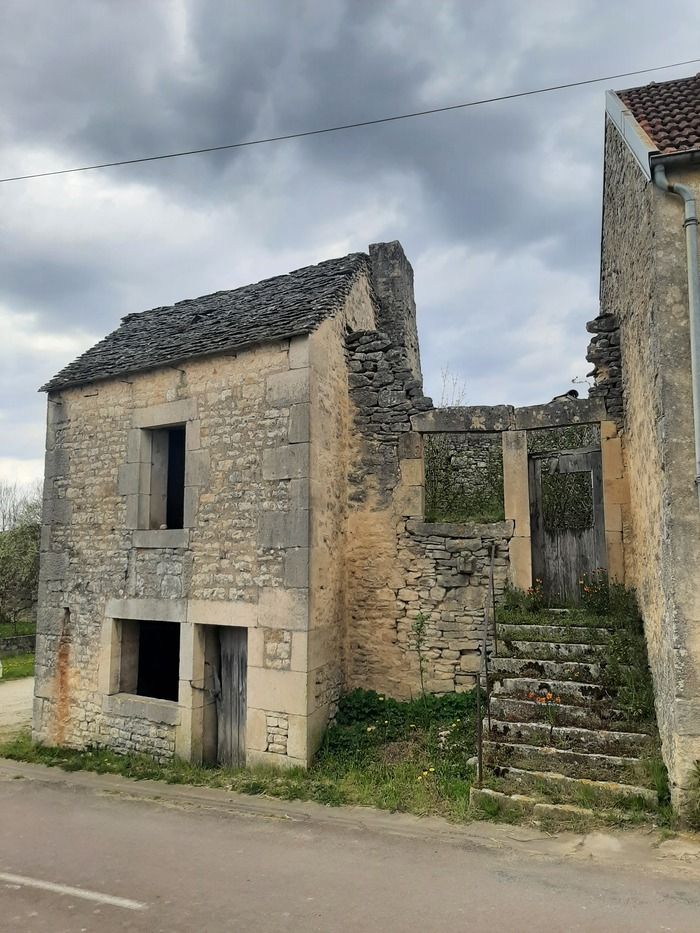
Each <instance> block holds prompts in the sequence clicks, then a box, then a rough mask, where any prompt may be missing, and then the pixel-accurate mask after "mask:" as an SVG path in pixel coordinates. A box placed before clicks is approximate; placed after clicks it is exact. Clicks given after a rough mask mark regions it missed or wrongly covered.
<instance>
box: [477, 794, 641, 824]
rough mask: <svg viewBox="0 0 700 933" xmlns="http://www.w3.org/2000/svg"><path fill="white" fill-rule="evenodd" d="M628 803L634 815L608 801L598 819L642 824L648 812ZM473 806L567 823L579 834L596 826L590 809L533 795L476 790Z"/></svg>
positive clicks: (495, 812) (500, 813) (493, 813)
mask: <svg viewBox="0 0 700 933" xmlns="http://www.w3.org/2000/svg"><path fill="white" fill-rule="evenodd" d="M625 802H626V803H628V807H626V808H625V809H629V811H630V812H629V813H627V814H625V812H624V809H622V810H621V809H620V807H619V804H620V801H618V803H617V804H615V803H614V802H612V803H611V802H608V801H605V803H607V804H608V809H602V808H599V809H598V813H597V814H596V815H598V816H599V818H601V817H602V818H603V820H604V821H605V819H606V817H607V820H608V821H610V822H612V823H613V825H618V824H619V823H620V821H621V820H624V819H625V818H626V819H628V820H632V819H635V820H638V819H639V816H640V815H643V812H644V811H643V810H642V811H641V814H640V809H639V808H638V807H636V806H634V804H633V805H632V807H629V802H628V801H625ZM469 803H470V806H472V807H473V808H474V809H476V810H479V811H481V812H482V813H484V815H486V816H491V817H494V816H511V817H513V816H515V817H519V818H523V817H530V818H532V819H533V820H535V821H536V822H537V823H541V822H543V821H546V822H547V823H554V824H555V825H558V824H562V823H564V824H568V825H570V826H575V827H576V828H577V829H578V830H579V831H587V830H589V829H592V828H593V827H594V825H595V823H594V820H593V817H594V811H593V809H592V808H591V807H589V806H577V805H576V804H573V803H564V802H561V803H559V802H551V801H549V800H544V799H543V798H541V797H537V796H532V795H531V794H520V793H506V792H504V791H500V790H495V789H494V788H491V787H472V788H471V790H470V792H469ZM605 803H603V801H602V800H601V806H603V807H604V806H605ZM612 807H615V809H614V810H613V809H612ZM632 811H634V813H633V812H632ZM649 816H651V814H649Z"/></svg>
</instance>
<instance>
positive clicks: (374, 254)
mask: <svg viewBox="0 0 700 933" xmlns="http://www.w3.org/2000/svg"><path fill="white" fill-rule="evenodd" d="M369 260H370V266H371V272H370V274H371V278H372V288H373V289H374V293H375V295H376V296H377V299H378V301H379V308H378V311H377V330H379V331H383V332H384V333H386V334H388V335H389V337H391V339H392V340H393V341H394V343H396V344H398V346H400V347H403V348H404V349H405V350H406V355H407V357H408V362H409V366H410V367H411V372H412V373H413V378H414V379H419V380H420V381H421V382H422V380H423V377H422V375H421V368H420V350H419V348H418V327H417V324H416V302H415V299H414V297H413V269H412V267H411V263H410V262H409V261H408V259H407V258H406V254H405V253H404V251H403V248H402V246H401V244H400V243H399V241H398V240H393V241H392V242H391V243H371V244H370V247H369Z"/></svg>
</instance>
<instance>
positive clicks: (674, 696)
mask: <svg viewBox="0 0 700 933" xmlns="http://www.w3.org/2000/svg"><path fill="white" fill-rule="evenodd" d="M605 164H606V169H605V188H604V213H603V251H602V266H601V313H602V317H601V318H598V319H597V320H598V321H606V322H608V321H610V318H609V317H608V316H613V317H614V320H615V323H616V325H617V326H618V327H619V343H620V363H621V377H622V389H623V417H622V420H621V421H620V419H619V416H618V421H619V423H620V424H621V435H620V438H621V453H622V459H623V469H624V474H625V475H626V476H627V477H628V478H629V498H630V505H629V509H625V508H624V507H623V508H622V510H621V524H622V528H623V534H624V538H625V544H626V547H625V576H626V580H627V581H628V582H629V583H630V584H631V585H632V586H634V587H635V589H636V590H637V595H638V598H639V602H640V606H641V610H642V614H643V617H644V624H645V632H646V636H647V642H648V646H649V657H650V663H651V667H652V673H653V676H654V685H655V690H656V696H657V715H658V720H659V727H660V731H661V737H662V743H663V753H664V758H665V760H666V763H667V766H668V768H669V773H670V777H671V781H672V784H673V786H674V793H675V794H676V797H677V799H678V797H679V795H680V793H681V788H682V787H683V785H684V784H685V783H686V781H687V780H688V777H689V773H690V769H691V767H692V762H693V761H694V760H695V759H698V758H700V588H699V587H698V585H697V581H698V574H699V572H700V514H699V511H698V503H697V491H696V489H695V484H694V482H693V480H694V472H695V471H694V457H693V426H692V405H691V387H690V359H689V334H688V305H687V286H686V269H685V243H684V234H683V229H682V206H681V204H680V202H679V201H678V199H677V198H673V197H671V196H669V195H665V194H664V193H663V192H661V191H659V190H658V189H655V188H654V186H653V185H651V184H650V183H649V182H647V180H646V179H645V178H644V177H643V175H642V173H641V172H640V170H639V169H638V167H637V165H636V163H635V161H634V159H633V157H632V155H631V154H630V153H629V151H628V150H627V148H626V146H625V145H624V144H623V142H622V141H621V139H620V137H619V136H618V134H617V131H616V130H615V129H614V127H613V126H612V125H611V124H608V126H607V128H606V151H605ZM680 180H682V181H683V182H684V183H686V184H690V185H691V186H695V187H696V189H697V190H698V191H700V184H699V180H698V178H697V173H695V174H687V175H686V176H685V177H682V178H681V179H680ZM606 327H608V328H609V329H608V330H607V331H606V333H610V334H615V333H616V331H615V329H614V328H613V327H612V324H611V323H610V324H607V323H606ZM610 414H611V416H612V417H613V418H614V417H615V416H616V415H617V414H618V411H617V410H616V409H611V410H610Z"/></svg>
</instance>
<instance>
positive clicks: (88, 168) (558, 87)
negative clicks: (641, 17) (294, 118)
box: [0, 58, 700, 184]
mask: <svg viewBox="0 0 700 933" xmlns="http://www.w3.org/2000/svg"><path fill="white" fill-rule="evenodd" d="M698 62H700V58H691V59H689V60H688V61H684V62H673V63H672V64H670V65H657V66H656V67H654V68H640V69H638V70H637V71H624V72H621V73H620V74H614V75H604V76H602V77H599V78H586V79H585V80H583V81H570V82H568V83H567V84H554V85H550V86H549V87H540V88H534V89H532V90H530V91H514V92H513V93H512V94H501V95H499V96H498V97H484V98H482V99H480V100H470V101H465V102H464V103H461V104H449V105H448V106H445V107H431V108H430V109H429V110H414V111H412V112H411V113H400V114H394V115H393V116H389V117H378V118H377V119H374V120H360V121H358V122H356V123H340V124H338V125H337V126H326V127H323V128H322V129H318V130H303V131H301V132H297V133H286V134H284V135H282V136H267V137H264V138H263V139H248V140H244V141H243V142H238V143H226V144H225V145H222V146H206V147H204V148H202V149H186V150H183V151H182V152H167V153H163V154H161V155H154V156H143V157H142V158H138V159H120V160H119V161H115V162H99V163H97V164H95V165H80V166H77V167H75V168H63V169H56V170H54V171H50V172H33V173H32V174H28V175H11V176H8V177H7V178H0V184H5V183H6V182H12V181H27V180H29V179H32V178H49V177H51V176H54V175H72V174H74V173H75V172H94V171H96V170H98V169H103V168H115V167H117V166H120V165H137V164H138V163H141V162H159V161H162V160H164V159H180V158H182V157H183V156H191V155H202V154H203V153H207V152H222V151H223V150H225V149H244V148H247V147H250V146H263V145H266V144H268V143H279V142H284V141H285V140H290V139H304V138H306V137H309V136H322V135H323V134H326V133H339V132H341V131H343V130H355V129H360V128H361V127H365V126H378V125H379V124H382V123H395V122H397V121H399V120H412V119H414V118H415V117H427V116H430V115H431V114H434V113H448V112H449V111H451V110H465V109H466V108H468V107H480V106H482V105H483V104H494V103H498V102H499V101H504V100H515V99H517V98H520V97H532V96H534V95H535V94H547V93H550V92H551V91H563V90H567V89H569V88H574V87H583V86H584V85H587V84H599V83H600V82H602V81H616V80H617V79H618V78H631V77H633V76H634V75H641V74H648V73H650V72H652V71H665V70H667V69H669V68H681V67H683V66H684V65H695V64H697V63H698Z"/></svg>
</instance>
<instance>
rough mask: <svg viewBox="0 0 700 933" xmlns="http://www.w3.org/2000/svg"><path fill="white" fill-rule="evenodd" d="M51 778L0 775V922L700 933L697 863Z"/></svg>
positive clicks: (385, 931)
mask: <svg viewBox="0 0 700 933" xmlns="http://www.w3.org/2000/svg"><path fill="white" fill-rule="evenodd" d="M92 777H93V776H90V778H92ZM75 779H76V780H80V776H79V775H76V776H75ZM52 780H53V781H54V783H50V782H49V783H44V782H43V781H37V780H26V779H24V778H21V777H20V776H19V774H14V775H13V773H12V772H11V771H6V772H5V773H0V930H1V931H3V933H4V931H22V933H78V931H85V933H93V931H100V933H115V931H125V930H128V931H148V933H155V931H168V933H173V931H206V933H219V931H227V933H228V931H244V933H247V931H255V933H273V931H274V933H277V931H295V933H299V931H303V933H306V931H323V933H334V931H343V933H360V931H362V933H364V931H372V933H379V931H381V933H393V931H397V933H399V931H400V933H414V931H416V933H417V931H420V933H432V931H446V930H450V931H452V930H454V931H489V933H494V931H498V933H509V931H518V933H520V931H528V933H529V931H536V930H543V931H546V933H559V931H561V933H564V931H566V933H572V931H591V933H607V931H610V933H626V931H640V933H641V931H644V933H649V931H657V930H659V931H661V930H670V931H674V933H698V930H700V873H697V872H696V873H695V874H694V875H692V874H691V875H687V874H686V875H685V876H684V874H683V872H682V871H679V872H678V874H676V873H675V872H674V870H673V866H670V867H671V869H672V870H670V871H669V870H668V868H669V866H668V865H667V864H666V863H664V862H663V860H662V861H661V862H660V863H659V865H656V863H654V864H653V865H647V866H645V865H644V864H641V865H639V866H637V867H636V868H634V869H633V870H629V869H619V868H617V867H616V866H614V864H611V863H610V862H608V863H607V864H606V865H600V864H594V865H588V864H586V863H585V862H584V861H582V860H581V859H580V858H578V859H576V858H573V857H564V856H562V857H558V856H554V857H552V856H549V857H547V858H543V857H539V856H537V855H533V854H532V853H531V852H530V853H528V852H527V850H526V851H524V852H523V853H519V852H518V851H517V847H516V848H512V847H511V848H508V846H506V847H505V848H503V849H502V850H498V849H493V848H489V847H488V846H485V845H480V844H479V843H478V841H474V840H472V841H470V839H469V838H468V837H466V836H465V837H464V838H462V837H460V836H458V835H454V836H450V834H449V831H448V830H447V829H446V828H445V829H444V830H443V832H444V836H441V834H440V832H441V831H440V829H439V828H438V829H437V830H436V831H435V832H433V831H432V830H430V831H429V832H426V833H425V834H424V835H418V834H416V832H417V831H416V832H414V831H413V830H410V831H407V832H404V831H403V830H402V827H403V829H405V826H406V822H405V821H406V820H408V819H409V818H401V817H397V818H396V821H394V818H393V817H389V816H387V815H383V816H379V815H377V816H374V815H373V814H372V813H371V812H369V813H367V819H366V820H364V823H363V825H357V824H353V823H352V822H351V821H347V822H345V823H344V822H343V818H344V817H343V815H342V813H341V812H340V811H335V813H336V814H337V816H332V815H331V816H329V818H328V819H326V818H325V817H324V815H323V814H324V813H325V812H328V813H329V814H330V813H331V811H323V810H321V809H320V808H318V809H317V810H316V811H313V810H312V811H311V813H312V815H311V816H309V815H308V813H307V815H306V817H305V818H303V819H302V818H301V816H300V817H299V818H298V819H297V818H291V819H288V818H284V808H283V807H282V809H280V805H279V804H275V805H274V806H273V805H272V804H270V810H269V811H268V812H267V813H266V812H265V811H264V805H265V801H260V802H256V804H255V805H256V806H258V807H259V808H260V809H259V812H255V811H254V810H253V811H251V812H250V813H248V814H247V815H246V813H245V812H244V811H240V812H231V811H226V810H225V809H223V808H218V807H217V806H216V805H215V804H213V805H209V803H208V802H207V801H206V799H204V798H203V802H202V801H200V802H199V803H194V802H193V800H190V802H188V801H187V799H186V797H185V796H183V797H181V798H178V797H177V796H169V792H168V790H167V788H166V789H164V797H163V799H161V800H159V801H154V800H144V799H139V798H138V797H137V796H129V795H128V791H119V792H115V790H114V785H110V784H109V782H105V783H103V784H102V785H100V783H99V779H97V780H95V783H94V784H93V786H85V785H83V786H81V785H80V784H76V785H72V786H71V785H70V784H65V783H56V780H57V779H56V778H52ZM63 780H64V777H61V778H60V781H63ZM68 780H71V778H68ZM134 793H136V790H135V791H134ZM175 793H176V791H173V794H175ZM289 806H290V808H291V809H292V810H293V809H294V805H291V804H290V805H289ZM303 806H305V805H298V808H299V809H298V811H297V812H298V813H299V814H302V811H301V807H303ZM314 812H315V813H317V817H316V818H314V816H313V813H314ZM346 812H347V811H346ZM302 815H303V814H302ZM346 819H348V818H347V817H346ZM375 820H376V823H377V825H376V827H373V821H375ZM402 820H403V821H404V822H402ZM416 825H418V821H414V822H413V823H411V824H410V826H413V827H415V826H416ZM426 825H427V824H426ZM430 825H432V824H430ZM394 829H396V830H397V831H394ZM500 829H503V830H505V833H504V835H503V838H504V839H505V838H507V833H508V831H509V829H508V828H507V827H505V828H499V830H500ZM489 831H490V830H489ZM512 832H513V833H514V834H515V835H517V834H518V830H513V831H512ZM515 835H514V838H515ZM519 838H521V839H525V840H526V839H527V836H526V835H525V836H524V835H523V833H522V831H520V837H519ZM611 838H612V837H611ZM614 844H615V840H614V839H612V842H611V843H610V845H613V846H614ZM644 844H645V845H646V844H647V843H646V842H645V843H644ZM574 848H576V847H574ZM552 851H556V850H555V849H553V850H552ZM562 851H564V850H562ZM591 857H592V856H591ZM693 858H696V856H693ZM678 864H679V865H681V862H679V863H678ZM659 866H661V867H659ZM75 889H78V890H75Z"/></svg>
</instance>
